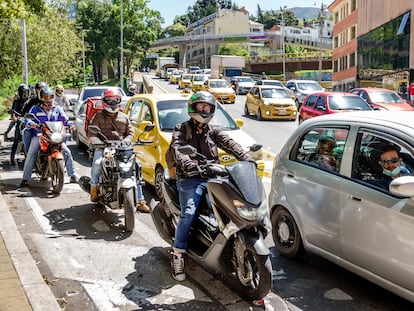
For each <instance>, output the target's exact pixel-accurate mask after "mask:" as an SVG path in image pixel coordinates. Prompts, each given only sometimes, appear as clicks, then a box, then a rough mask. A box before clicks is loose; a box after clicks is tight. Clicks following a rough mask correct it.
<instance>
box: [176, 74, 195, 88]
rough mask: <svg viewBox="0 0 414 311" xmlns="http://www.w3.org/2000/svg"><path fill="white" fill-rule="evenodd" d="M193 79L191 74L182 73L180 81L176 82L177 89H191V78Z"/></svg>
mask: <svg viewBox="0 0 414 311" xmlns="http://www.w3.org/2000/svg"><path fill="white" fill-rule="evenodd" d="M192 77H193V74H192V73H183V74H182V75H181V78H180V80H179V81H178V87H179V88H180V89H186V88H189V89H191V78H192Z"/></svg>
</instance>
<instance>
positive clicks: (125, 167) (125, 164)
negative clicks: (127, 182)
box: [118, 161, 134, 172]
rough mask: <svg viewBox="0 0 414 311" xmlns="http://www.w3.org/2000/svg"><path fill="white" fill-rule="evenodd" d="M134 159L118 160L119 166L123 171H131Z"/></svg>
mask: <svg viewBox="0 0 414 311" xmlns="http://www.w3.org/2000/svg"><path fill="white" fill-rule="evenodd" d="M133 164H134V161H129V162H118V165H119V168H120V170H121V171H122V172H129V171H130V170H131V169H132V167H133Z"/></svg>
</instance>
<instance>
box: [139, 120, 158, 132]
mask: <svg viewBox="0 0 414 311" xmlns="http://www.w3.org/2000/svg"><path fill="white" fill-rule="evenodd" d="M138 128H139V129H140V131H142V132H150V131H152V130H153V129H154V128H155V125H154V124H152V122H151V121H142V122H140V123H139V126H138Z"/></svg>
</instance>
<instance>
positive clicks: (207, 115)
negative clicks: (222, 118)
mask: <svg viewBox="0 0 414 311" xmlns="http://www.w3.org/2000/svg"><path fill="white" fill-rule="evenodd" d="M197 104H208V105H209V106H210V107H209V108H210V109H209V110H208V111H207V110H204V109H200V108H198V107H197ZM187 107H188V114H189V116H190V117H191V118H192V119H194V120H196V121H197V122H200V123H203V124H205V123H208V122H210V120H211V119H212V118H213V116H214V112H215V111H216V107H217V101H216V98H215V97H214V95H213V94H211V93H209V92H206V91H198V92H196V93H194V94H193V95H191V97H190V99H189V100H188V105H187Z"/></svg>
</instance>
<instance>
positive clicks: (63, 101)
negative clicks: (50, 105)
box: [55, 84, 69, 111]
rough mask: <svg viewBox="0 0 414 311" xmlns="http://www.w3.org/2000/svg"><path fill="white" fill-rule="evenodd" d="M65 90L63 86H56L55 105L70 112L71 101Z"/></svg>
mask: <svg viewBox="0 0 414 311" xmlns="http://www.w3.org/2000/svg"><path fill="white" fill-rule="evenodd" d="M64 91H65V89H64V87H63V85H61V84H58V85H56V86H55V104H56V106H60V107H62V109H63V110H64V111H67V110H69V100H68V98H67V97H66V95H65V93H64Z"/></svg>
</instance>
